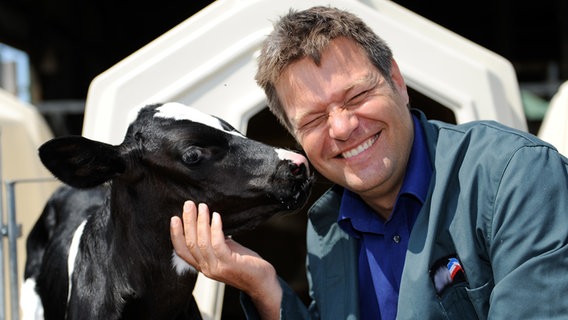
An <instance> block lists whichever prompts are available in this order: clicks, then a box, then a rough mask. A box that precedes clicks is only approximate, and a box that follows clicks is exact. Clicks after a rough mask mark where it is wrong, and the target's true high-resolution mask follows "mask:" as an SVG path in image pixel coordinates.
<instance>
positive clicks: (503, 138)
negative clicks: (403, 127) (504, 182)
mask: <svg viewBox="0 0 568 320" xmlns="http://www.w3.org/2000/svg"><path fill="white" fill-rule="evenodd" d="M427 123H428V124H429V125H431V126H433V127H434V128H435V129H436V131H437V134H438V138H437V142H438V146H440V145H441V146H443V147H447V146H449V145H454V146H459V145H460V143H465V144H466V145H481V146H484V148H486V149H487V148H488V149H491V148H499V150H503V149H502V148H505V149H508V148H512V149H518V148H521V147H525V146H537V145H538V146H546V147H551V148H553V147H552V145H550V144H549V143H547V142H544V141H542V140H541V139H539V138H538V137H536V136H535V135H533V134H531V133H528V132H525V131H522V130H519V129H515V128H512V127H509V126H506V125H504V124H502V123H499V122H497V121H491V120H476V121H471V122H466V123H462V124H450V123H445V122H441V121H437V120H429V121H428V122H427Z"/></svg>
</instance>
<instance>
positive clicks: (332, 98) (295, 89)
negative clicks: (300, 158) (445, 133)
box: [276, 38, 414, 202]
mask: <svg viewBox="0 0 568 320" xmlns="http://www.w3.org/2000/svg"><path fill="white" fill-rule="evenodd" d="M392 69H393V70H392V77H393V82H394V88H393V87H391V86H390V85H389V84H388V82H387V81H386V79H385V78H384V77H383V75H382V74H381V73H380V72H379V70H378V69H377V68H376V67H375V66H373V64H372V63H371V61H370V60H369V59H368V57H367V55H366V53H365V52H364V51H363V49H361V48H360V47H359V46H358V45H357V44H356V43H355V42H353V41H352V40H349V39H346V38H337V39H334V40H333V41H331V42H330V44H329V46H328V48H327V49H326V50H325V51H324V52H323V54H322V59H321V65H320V66H317V65H316V64H315V63H314V62H313V61H312V60H311V59H310V58H303V59H301V60H298V61H297V62H294V63H292V64H291V65H289V66H287V67H286V68H285V69H284V70H283V73H282V74H281V76H280V78H279V80H278V82H277V83H276V90H277V92H278V96H279V97H280V99H281V101H282V104H283V106H284V110H285V112H286V115H287V116H288V118H289V119H290V121H291V123H292V126H293V129H294V134H295V136H296V139H297V140H298V142H299V143H300V144H301V145H302V147H303V148H304V151H305V152H306V154H307V156H308V158H309V159H310V161H311V163H312V165H313V166H314V167H315V168H316V169H317V170H318V171H319V172H320V173H321V174H322V175H324V176H325V177H327V178H328V179H329V180H331V181H333V182H335V183H337V184H340V185H342V186H344V187H346V188H348V189H350V190H352V191H354V192H357V193H359V194H360V195H361V196H362V197H363V198H364V199H366V200H367V202H369V201H368V200H369V199H376V198H377V197H379V198H384V197H388V198H391V197H393V193H394V197H396V194H397V193H398V190H399V189H400V186H401V184H402V180H403V178H404V172H405V169H406V164H407V162H408V157H409V153H410V149H411V146H412V141H413V137H414V131H413V126H412V119H411V115H410V112H409V110H408V108H407V104H408V94H407V92H406V85H405V84H404V80H403V79H402V76H401V74H400V71H399V69H398V66H397V65H396V63H394V61H393V68H392ZM393 201H394V199H393Z"/></svg>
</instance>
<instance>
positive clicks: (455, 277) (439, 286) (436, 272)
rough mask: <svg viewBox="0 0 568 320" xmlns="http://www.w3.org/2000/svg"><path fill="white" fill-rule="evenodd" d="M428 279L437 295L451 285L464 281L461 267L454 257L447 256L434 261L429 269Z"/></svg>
mask: <svg viewBox="0 0 568 320" xmlns="http://www.w3.org/2000/svg"><path fill="white" fill-rule="evenodd" d="M430 278H432V282H433V283H434V287H435V288H436V292H437V293H438V294H440V293H442V291H444V289H446V288H447V287H448V286H450V285H451V284H453V283H459V282H465V281H466V279H465V273H464V270H463V267H462V265H461V263H460V261H459V259H458V258H457V257H456V256H448V257H444V258H442V259H440V260H438V261H436V263H434V265H433V266H432V268H430Z"/></svg>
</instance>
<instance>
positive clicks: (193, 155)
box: [181, 148, 203, 165]
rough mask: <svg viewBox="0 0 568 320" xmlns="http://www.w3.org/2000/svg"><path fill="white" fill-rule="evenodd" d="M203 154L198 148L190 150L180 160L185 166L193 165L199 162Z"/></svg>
mask: <svg viewBox="0 0 568 320" xmlns="http://www.w3.org/2000/svg"><path fill="white" fill-rule="evenodd" d="M202 155H203V152H202V151H201V149H199V148H190V149H188V150H187V151H186V152H185V153H184V154H183V155H182V156H181V159H182V160H183V162H184V163H185V164H189V165H195V164H197V163H198V162H199V161H201V159H202V158H203V157H202Z"/></svg>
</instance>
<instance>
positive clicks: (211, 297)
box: [83, 0, 526, 319]
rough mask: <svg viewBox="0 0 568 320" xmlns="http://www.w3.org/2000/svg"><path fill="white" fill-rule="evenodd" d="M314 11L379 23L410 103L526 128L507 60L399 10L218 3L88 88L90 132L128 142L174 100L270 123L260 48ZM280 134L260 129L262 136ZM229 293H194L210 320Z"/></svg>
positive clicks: (333, 1) (234, 0) (384, 5)
mask: <svg viewBox="0 0 568 320" xmlns="http://www.w3.org/2000/svg"><path fill="white" fill-rule="evenodd" d="M313 5H331V6H334V7H338V8H342V9H347V10H349V11H351V12H353V13H355V14H357V15H359V16H360V17H362V18H363V19H364V20H365V21H366V22H367V23H368V24H369V25H370V26H372V27H373V28H374V29H375V30H376V31H377V32H378V34H379V35H380V36H381V37H383V38H384V39H385V40H386V41H387V42H388V43H389V44H390V46H391V47H392V48H393V51H394V55H395V58H396V60H397V62H398V64H399V66H400V68H401V70H402V73H403V74H404V77H405V79H406V81H407V85H408V86H409V88H410V90H411V99H412V100H411V102H413V105H414V106H416V107H419V108H422V107H424V108H425V111H426V113H427V115H429V116H430V117H433V118H436V117H441V118H444V120H449V121H454V122H457V123H462V122H467V121H471V120H476V119H494V120H497V121H500V122H502V123H504V124H507V125H509V126H513V127H516V128H519V129H523V130H526V124H525V117H524V114H523V109H522V105H521V99H520V94H519V89H518V83H517V79H516V76H515V72H514V70H513V68H512V65H511V64H510V63H509V62H508V61H507V60H505V59H503V58H502V57H500V56H498V55H496V54H494V53H492V52H490V51H488V50H486V49H484V48H482V47H480V46H478V45H476V44H474V43H472V42H470V41H468V40H466V39H464V38H462V37H460V36H458V35H456V34H454V33H452V32H450V31H448V30H446V29H444V28H442V27H440V26H438V25H435V24H433V23H432V22H430V21H428V20H426V19H424V18H422V17H420V16H418V15H416V14H414V13H412V12H410V11H408V10H406V9H404V8H402V7H400V6H399V5H397V4H395V3H392V2H390V1H385V0H374V1H373V0H367V1H365V0H362V1H356V0H330V1H306V0H289V1H270V0H250V1H239V0H219V1H216V2H214V3H213V4H211V5H210V6H209V7H207V8H205V9H204V10H202V11H200V12H198V13H197V14H195V15H194V16H192V17H191V18H189V19H187V20H186V21H184V22H183V23H181V24H180V25H178V26H176V27H175V28H173V29H172V30H170V31H169V32H167V33H165V34H164V35H162V36H160V37H159V38H157V39H156V40H154V41H153V42H151V43H149V44H148V45H146V46H145V47H143V48H141V49H140V50H138V51H137V52H135V53H134V54H132V55H131V56H129V57H127V58H126V59H124V60H123V61H121V62H119V63H118V64H116V65H115V66H113V67H112V68H110V69H109V70H108V71H106V72H104V73H102V74H101V75H99V76H98V77H97V78H96V79H95V80H94V81H93V82H92V84H91V87H90V89H89V93H88V98H87V104H86V110H85V120H84V129H83V134H84V135H85V136H86V137H88V138H91V139H96V140H100V141H104V142H109V143H114V144H117V143H120V142H121V140H122V137H123V135H124V133H125V131H126V127H127V124H128V114H129V113H130V112H131V111H132V110H133V109H136V108H138V107H139V106H141V105H143V104H147V103H154V102H165V101H179V102H182V103H185V104H188V105H191V106H193V107H196V108H198V109H201V110H203V111H205V112H207V113H211V114H214V115H217V116H220V117H222V118H224V119H225V120H227V121H228V122H230V123H231V124H232V125H234V126H235V127H236V128H238V129H240V130H241V131H242V132H243V133H247V128H255V127H256V126H259V127H262V126H263V125H266V124H265V123H264V122H260V123H255V124H254V126H250V127H249V126H248V125H249V121H250V120H251V118H253V116H255V115H257V114H259V112H260V111H262V110H263V109H265V106H266V104H265V97H264V94H263V92H262V91H261V90H260V89H259V88H258V87H257V85H256V83H255V82H254V74H255V70H256V56H257V54H258V50H259V48H260V45H261V42H262V41H263V39H264V37H265V36H266V35H267V34H268V33H269V32H270V31H271V29H272V22H273V21H275V20H277V18H278V17H279V16H281V15H283V14H285V13H287V12H288V10H289V9H290V8H296V9H302V8H307V7H310V6H313ZM413 97H415V98H413ZM418 102H420V103H418ZM428 105H434V107H432V108H431V109H429V108H430V107H428ZM263 119H266V117H265V118H263ZM263 121H265V120H263ZM271 121H273V119H272V120H271ZM272 123H276V122H275V121H274V122H272ZM274 127H275V126H274V125H271V126H268V128H267V129H266V131H263V130H264V129H259V130H260V132H261V136H262V135H263V132H264V134H266V135H270V134H271V132H273V131H274V130H275V129H274ZM248 131H249V132H250V131H251V130H248ZM256 131H258V130H256ZM255 138H258V137H255ZM270 142H272V141H270ZM180 208H181V204H180ZM271 241H275V240H274V239H271V240H263V242H271ZM299 263H300V264H301V265H302V266H303V263H304V262H303V260H302V261H300V262H299ZM277 269H278V267H277ZM224 290H225V288H224V286H223V285H222V284H220V283H217V282H214V281H211V280H207V279H205V278H204V277H202V276H200V278H199V280H198V284H197V287H196V289H195V291H194V295H195V296H196V299H197V301H198V304H199V306H200V309H201V311H202V314H203V316H204V318H205V319H220V317H221V311H222V306H223V292H224Z"/></svg>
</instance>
